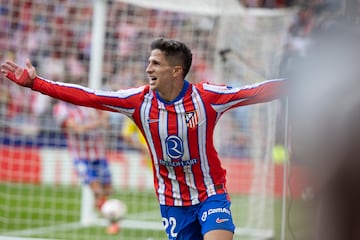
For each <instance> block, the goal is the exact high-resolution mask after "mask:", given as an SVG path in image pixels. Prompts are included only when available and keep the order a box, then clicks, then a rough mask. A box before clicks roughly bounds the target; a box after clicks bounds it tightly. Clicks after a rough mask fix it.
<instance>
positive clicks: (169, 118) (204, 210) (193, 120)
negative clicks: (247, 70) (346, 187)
mask: <svg viewBox="0 0 360 240" xmlns="http://www.w3.org/2000/svg"><path fill="white" fill-rule="evenodd" d="M191 63H192V53H191V50H190V49H189V48H188V47H187V46H186V45H185V44H184V43H182V42H180V41H177V40H172V39H164V38H159V39H155V40H154V41H153V42H152V43H151V53H150V56H149V58H148V65H147V67H146V73H147V75H148V84H147V85H144V86H141V87H136V88H130V89H126V90H118V91H101V90H94V89H90V88H86V87H83V86H79V85H74V84H66V83H61V82H54V81H51V80H47V79H44V78H42V77H39V76H37V74H36V69H35V68H34V67H33V66H32V64H31V62H30V60H28V59H27V60H26V68H22V67H21V66H19V65H17V64H15V63H14V62H11V61H6V62H4V63H3V64H2V65H1V72H2V73H3V74H4V75H5V76H6V77H7V78H9V79H10V80H12V81H14V82H16V83H17V84H19V85H21V86H25V87H29V88H31V89H33V90H35V91H39V92H41V93H43V94H46V95H49V96H51V97H54V98H57V99H61V100H64V101H67V102H71V103H73V104H77V105H82V106H87V107H92V108H97V109H102V110H107V111H114V112H120V113H123V114H125V115H127V116H128V117H130V118H131V119H132V120H133V121H134V122H135V124H136V125H137V126H138V127H139V129H140V131H141V132H142V133H143V135H144V137H145V139H146V141H147V145H148V149H149V151H150V154H151V158H152V162H153V166H152V167H153V174H154V188H155V191H156V194H157V197H158V201H159V204H160V211H161V215H162V221H163V224H164V227H165V230H166V233H167V236H168V238H169V239H191V240H194V239H196V240H197V239H205V240H215V239H221V240H230V239H233V233H234V230H235V225H234V223H233V219H232V216H231V210H230V205H231V202H230V197H229V195H228V191H227V188H226V170H225V169H224V168H223V167H222V165H221V161H220V159H219V156H218V154H217V152H216V149H215V147H214V141H213V132H214V128H215V125H216V123H217V122H218V120H219V118H220V117H221V115H222V114H223V113H225V112H226V111H227V110H229V109H232V108H235V107H240V106H244V105H249V104H255V103H262V102H267V101H272V100H274V99H276V98H279V97H280V96H282V95H284V93H285V89H286V85H287V84H285V83H286V81H283V80H269V81H265V82H262V83H257V84H254V85H250V86H244V87H230V86H225V85H214V84H211V83H207V82H200V83H195V84H193V83H190V82H188V81H187V80H186V79H185V77H186V75H187V73H188V72H189V70H190V67H191Z"/></svg>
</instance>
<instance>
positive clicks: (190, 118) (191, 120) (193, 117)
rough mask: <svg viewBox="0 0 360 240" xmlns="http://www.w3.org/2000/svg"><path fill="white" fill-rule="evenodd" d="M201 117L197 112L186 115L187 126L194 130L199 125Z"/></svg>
mask: <svg viewBox="0 0 360 240" xmlns="http://www.w3.org/2000/svg"><path fill="white" fill-rule="evenodd" d="M198 121H199V116H198V112H197V111H192V112H186V113H185V122H186V126H188V127H189V128H194V127H196V125H197V124H198Z"/></svg>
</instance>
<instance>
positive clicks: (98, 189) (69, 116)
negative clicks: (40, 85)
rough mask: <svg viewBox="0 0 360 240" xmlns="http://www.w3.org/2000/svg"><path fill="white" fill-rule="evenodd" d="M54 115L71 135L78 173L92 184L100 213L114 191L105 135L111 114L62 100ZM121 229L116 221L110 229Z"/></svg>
mask: <svg viewBox="0 0 360 240" xmlns="http://www.w3.org/2000/svg"><path fill="white" fill-rule="evenodd" d="M53 114H54V116H55V120H56V122H57V124H58V125H59V126H60V127H61V128H62V130H63V131H64V133H65V136H66V138H67V147H68V149H69V153H70V155H71V157H72V159H73V163H74V167H75V170H76V173H77V175H78V176H79V178H80V179H81V181H82V182H83V184H88V185H89V186H90V189H91V191H92V193H93V194H94V198H95V208H96V209H97V210H98V211H99V212H100V210H101V206H102V204H103V203H104V202H105V201H106V199H108V197H109V196H110V194H111V192H112V184H111V173H110V169H109V164H108V161H107V157H106V146H105V136H104V130H105V128H106V127H107V125H108V113H107V112H105V111H100V110H96V109H92V108H86V107H81V106H77V105H73V104H70V103H67V102H63V101H59V102H58V103H57V104H55V106H54V108H53ZM119 230H120V229H119V225H118V224H117V223H116V222H113V223H110V225H109V226H108V228H107V229H106V232H107V233H108V234H116V233H118V232H119Z"/></svg>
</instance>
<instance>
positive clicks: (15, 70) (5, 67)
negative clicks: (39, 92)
mask: <svg viewBox="0 0 360 240" xmlns="http://www.w3.org/2000/svg"><path fill="white" fill-rule="evenodd" d="M25 64H26V68H22V67H20V66H19V65H17V64H16V63H14V62H12V61H10V60H7V61H6V62H4V63H3V64H1V72H2V74H4V76H5V77H7V78H8V79H10V80H11V81H13V82H15V83H17V84H19V85H20V86H24V87H29V88H31V87H32V86H33V85H34V79H35V78H36V76H37V74H36V69H35V67H34V66H33V65H32V64H31V61H30V60H29V59H26V60H25Z"/></svg>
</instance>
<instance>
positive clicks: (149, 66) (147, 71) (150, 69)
mask: <svg viewBox="0 0 360 240" xmlns="http://www.w3.org/2000/svg"><path fill="white" fill-rule="evenodd" d="M145 71H146V73H151V72H152V68H151V65H150V64H148V65H147V67H146V69H145Z"/></svg>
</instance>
